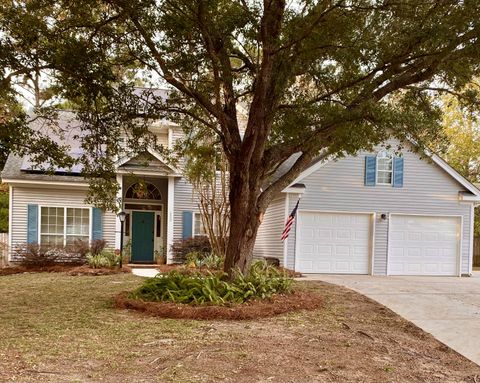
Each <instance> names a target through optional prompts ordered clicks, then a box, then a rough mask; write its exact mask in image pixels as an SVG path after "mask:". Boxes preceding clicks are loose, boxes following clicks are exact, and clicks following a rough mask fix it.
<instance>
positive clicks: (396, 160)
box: [393, 157, 403, 188]
mask: <svg viewBox="0 0 480 383" xmlns="http://www.w3.org/2000/svg"><path fill="white" fill-rule="evenodd" d="M393 187H394V188H401V187H403V157H393Z"/></svg>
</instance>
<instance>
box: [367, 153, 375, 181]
mask: <svg viewBox="0 0 480 383" xmlns="http://www.w3.org/2000/svg"><path fill="white" fill-rule="evenodd" d="M376 170H377V157H375V156H366V157H365V186H375V178H376V174H375V173H376Z"/></svg>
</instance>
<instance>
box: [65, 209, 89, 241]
mask: <svg viewBox="0 0 480 383" xmlns="http://www.w3.org/2000/svg"><path fill="white" fill-rule="evenodd" d="M89 228H90V212H89V209H80V208H76V209H74V208H68V209H67V235H69V236H70V235H76V236H79V235H81V236H88V232H89Z"/></svg>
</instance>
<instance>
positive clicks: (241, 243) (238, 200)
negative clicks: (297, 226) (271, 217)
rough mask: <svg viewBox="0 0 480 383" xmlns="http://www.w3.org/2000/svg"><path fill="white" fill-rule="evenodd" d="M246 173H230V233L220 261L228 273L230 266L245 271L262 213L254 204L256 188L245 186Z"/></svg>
mask: <svg viewBox="0 0 480 383" xmlns="http://www.w3.org/2000/svg"><path fill="white" fill-rule="evenodd" d="M246 173H247V171H244V172H240V173H238V172H237V174H234V173H231V174H230V195H229V200H230V236H229V238H228V246H227V252H226V255H225V264H224V271H225V272H226V273H228V274H229V275H230V276H232V272H233V270H234V269H239V270H240V271H241V272H242V273H245V272H247V271H248V269H249V267H250V263H251V261H252V257H253V247H254V245H255V240H256V238H257V232H258V228H259V226H260V217H261V216H262V213H263V212H262V211H261V210H260V209H259V208H258V205H257V201H258V196H259V194H260V190H259V189H258V190H255V188H250V187H249V182H248V181H247V179H248V178H249V177H246V176H245V174H246ZM250 177H252V175H251V174H250ZM250 179H251V178H250Z"/></svg>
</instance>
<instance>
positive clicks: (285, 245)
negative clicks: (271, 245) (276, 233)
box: [282, 194, 298, 268]
mask: <svg viewBox="0 0 480 383" xmlns="http://www.w3.org/2000/svg"><path fill="white" fill-rule="evenodd" d="M289 208H290V194H287V195H286V197H285V214H284V218H283V222H284V224H283V226H282V231H283V228H284V227H285V222H287V219H288V211H289ZM297 219H298V214H297ZM287 261H288V237H287V238H286V239H285V241H283V267H285V268H287Z"/></svg>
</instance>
